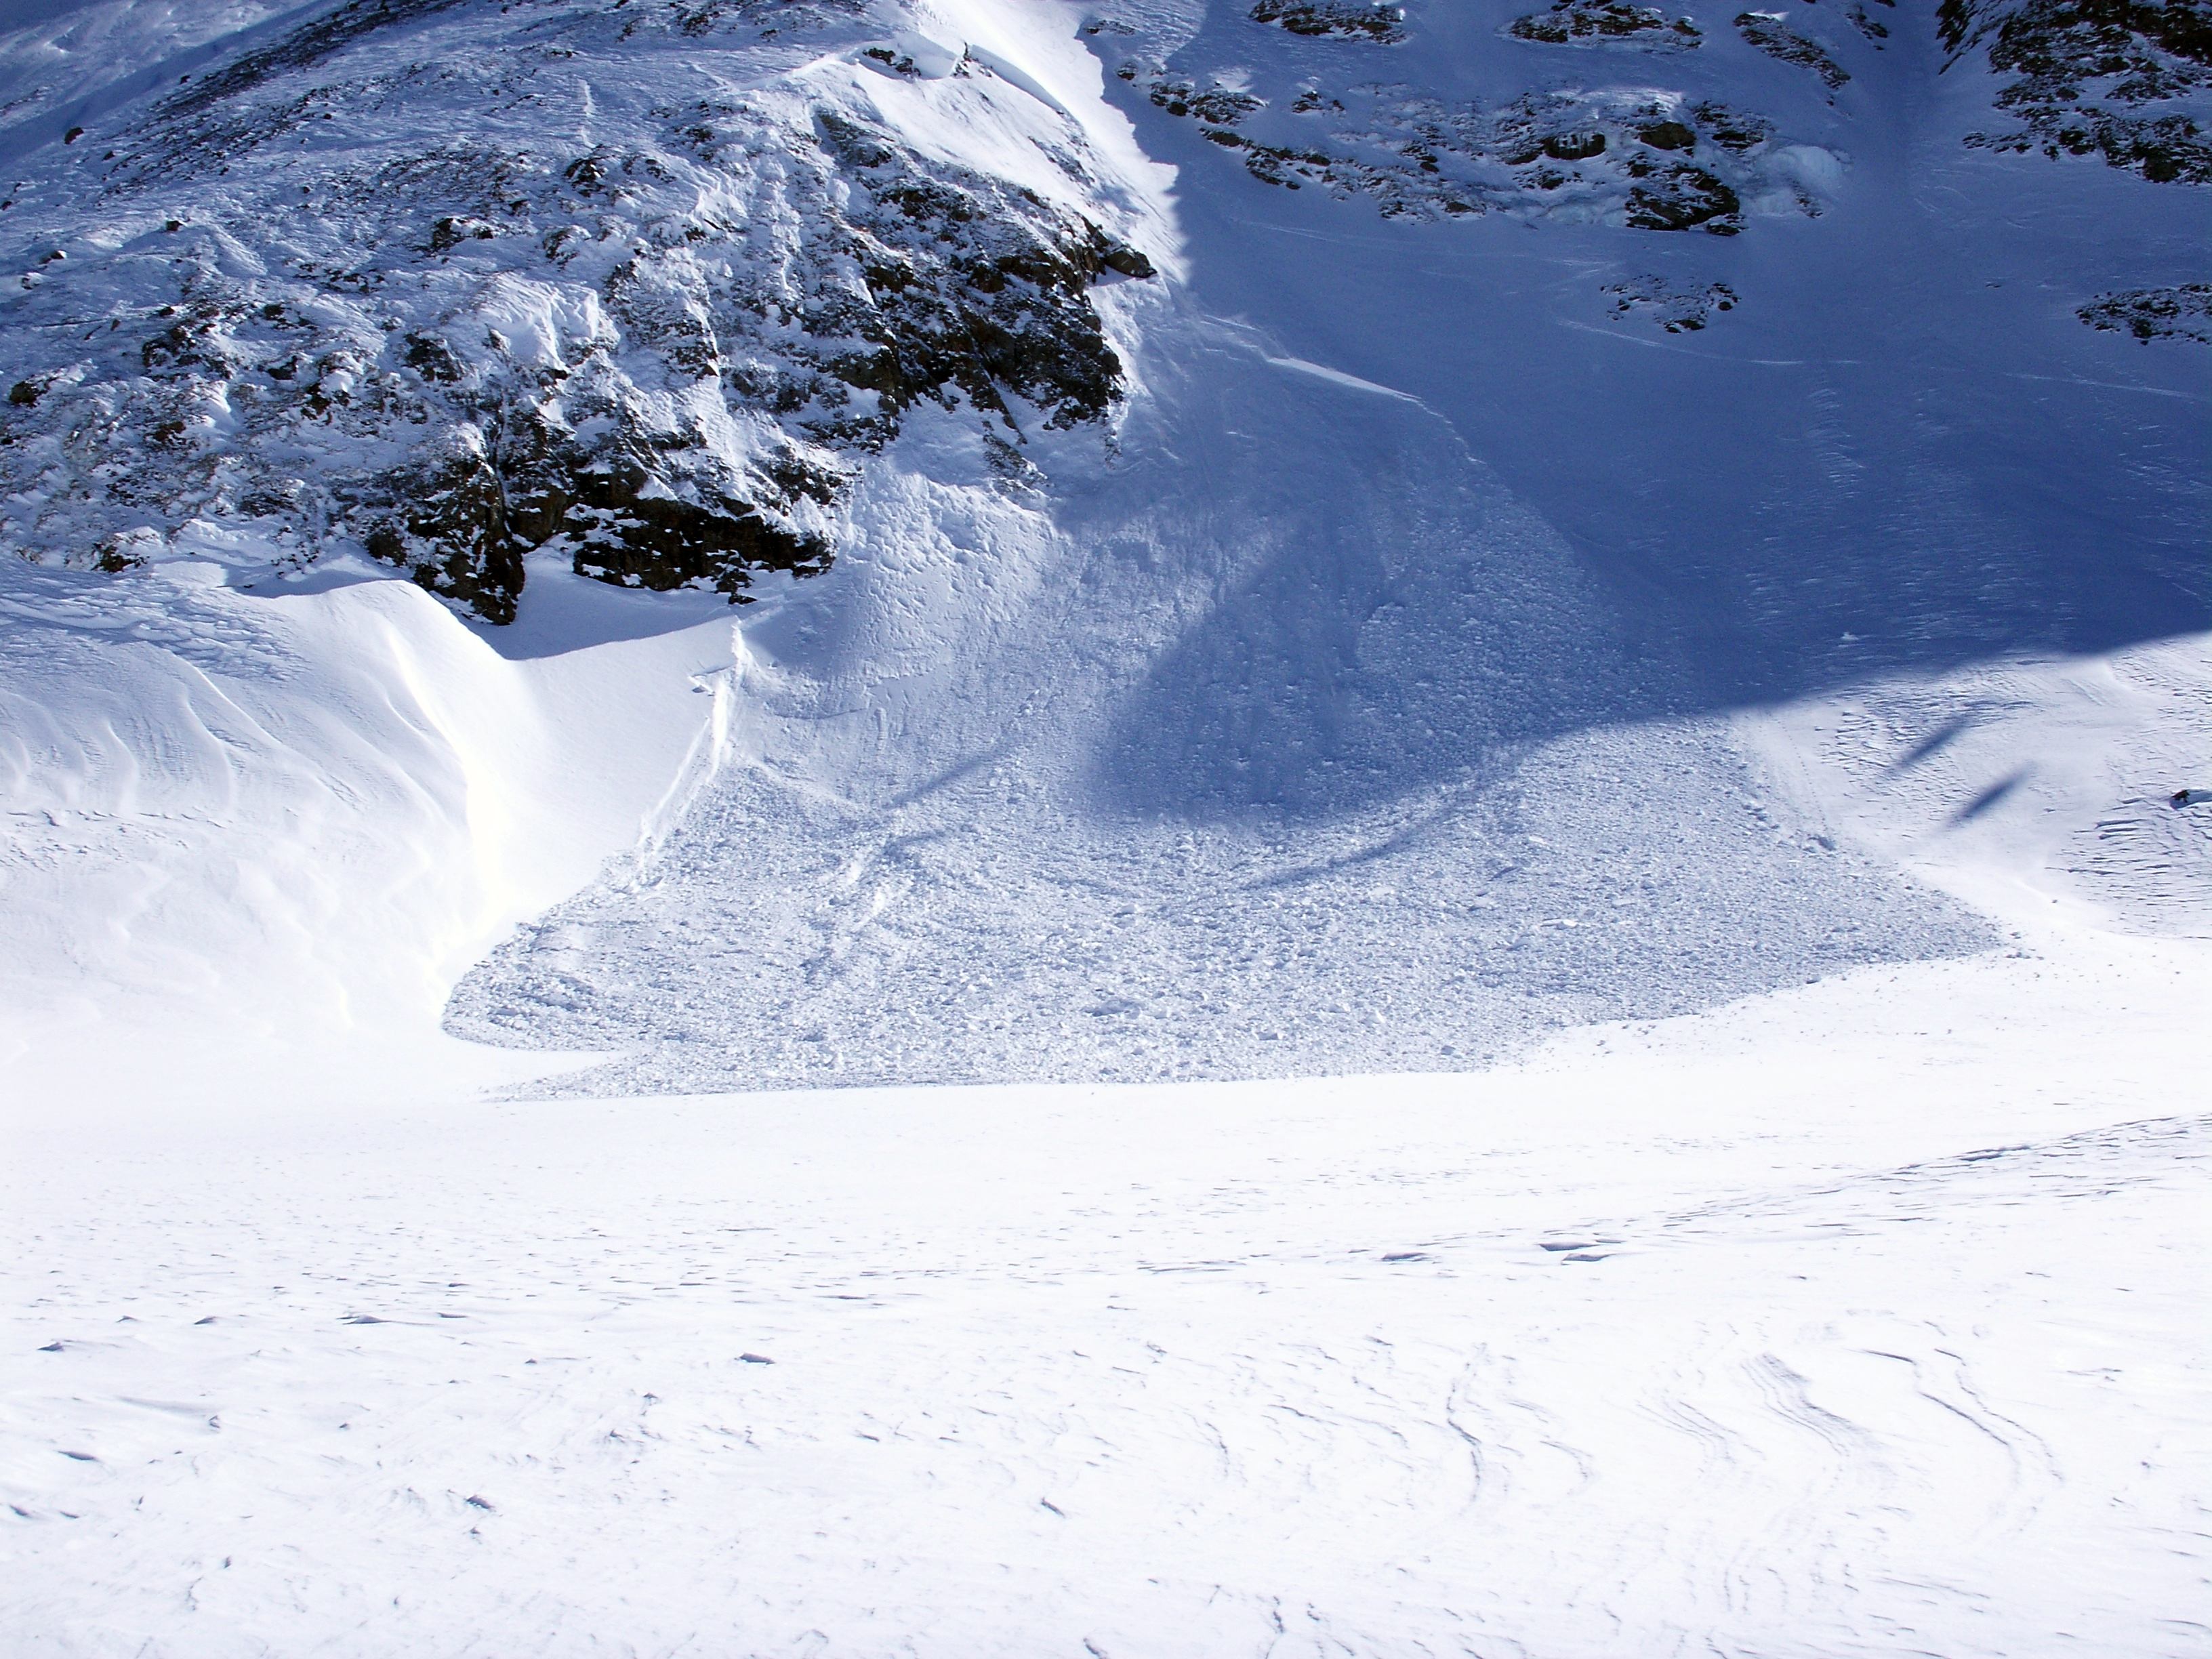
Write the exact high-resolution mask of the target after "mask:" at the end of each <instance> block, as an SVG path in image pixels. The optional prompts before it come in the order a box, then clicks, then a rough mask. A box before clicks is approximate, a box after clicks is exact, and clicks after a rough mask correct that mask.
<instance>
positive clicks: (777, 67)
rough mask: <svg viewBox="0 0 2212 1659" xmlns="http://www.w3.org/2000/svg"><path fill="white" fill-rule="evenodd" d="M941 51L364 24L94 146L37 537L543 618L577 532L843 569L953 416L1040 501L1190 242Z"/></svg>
mask: <svg viewBox="0 0 2212 1659" xmlns="http://www.w3.org/2000/svg"><path fill="white" fill-rule="evenodd" d="M103 19H104V21H108V22H109V23H110V24H111V26H112V29H119V28H120V27H121V22H122V21H123V20H121V19H119V18H117V17H115V16H113V15H106V14H103ZM902 21H903V22H907V23H912V21H913V20H911V19H908V18H907V17H906V15H905V14H903V13H894V12H884V13H881V14H879V15H878V14H870V13H865V12H863V11H861V10H860V9H858V8H853V7H843V6H838V5H830V6H828V7H827V8H821V7H815V6H809V5H780V4H764V3H763V4H734V3H725V4H707V5H702V6H693V7H685V8H678V9H671V8H669V7H667V6H653V7H647V6H641V7H638V8H636V9H635V10H630V9H627V8H585V9H571V8H566V7H554V6H546V5H536V6H530V5H526V6H523V7H520V8H512V7H505V8H497V9H495V8H493V7H490V6H489V5H484V4H476V3H466V4H463V3H455V0H398V3H368V0H360V3H355V4H350V5H345V6H341V7H337V8H336V9H329V10H327V11H325V12H323V13H321V14H320V15H314V16H313V17H310V18H307V20H306V21H296V20H295V21H293V22H292V23H291V24H290V26H289V27H286V28H284V29H282V30H279V31H276V32H275V33H273V34H270V33H269V31H265V30H264V31H261V32H260V33H264V34H269V38H268V39H267V40H265V42H263V43H260V44H257V45H254V46H252V49H250V50H246V51H245V52H242V53H240V55H237V56H235V57H234V58H232V59H231V60H230V61H228V62H227V63H223V64H221V65H220V66H219V67H216V68H215V69H214V70H211V71H210V72H205V73H202V74H200V75H198V76H194V75H192V74H191V73H189V72H187V73H185V74H183V75H181V76H179V77H177V79H178V82H179V84H177V85H174V86H173V87H172V88H171V89H170V90H169V91H168V92H167V94H165V95H163V96H161V97H160V98H158V99H155V100H153V101H151V102H150V103H145V102H142V103H141V104H140V105H138V106H133V107H132V108H131V109H129V110H128V111H127V112H121V113H118V114H117V115H115V116H112V117H109V118H91V117H88V119H90V120H92V121H93V125H92V126H91V127H89V128H88V129H86V130H85V131H83V132H82V134H75V133H73V135H72V137H71V138H70V143H68V144H66V145H52V146H49V147H48V148H47V150H46V152H45V153H43V154H42V155H40V157H39V158H38V160H37V161H36V163H35V164H34V165H33V167H31V169H30V171H31V173H32V177H31V178H29V179H27V180H25V181H23V182H22V183H21V184H19V185H17V188H16V191H15V197H14V199H13V201H12V204H11V207H10V210H9V214H8V216H7V217H6V218H5V220H4V221H0V226H4V229H0V236H5V237H6V239H7V240H8V242H9V256H10V257H9V264H11V266H12V270H11V274H10V280H9V283H8V286H9V288H10V289H14V290H15V292H14V293H12V294H11V295H9V299H8V301H7V302H6V314H7V322H6V326H7V328H8V329H9V333H10V337H11V340H13V341H14V342H15V343H17V349H16V351H15V354H14V357H13V367H14V370H15V373H14V375H13V377H12V379H11V388H12V389H11V391H10V392H9V405H8V407H7V409H6V431H5V437H6V439H7V442H6V444H5V445H4V447H0V489H4V490H5V491H6V492H7V495H8V509H7V513H6V517H5V521H4V523H0V540H4V542H5V544H6V545H7V546H8V547H9V548H10V549H12V550H15V551H16V552H18V553H21V554H23V555H25V556H29V557H32V558H34V559H40V560H58V561H60V562H64V563H76V564H82V565H87V566H90V567H93V568H100V569H102V570H108V571H119V570H124V569H128V568H133V567H136V566H140V565H143V564H145V563H147V562H152V561H157V560H159V559H161V558H162V557H165V556H170V552H171V549H172V544H173V542H174V540H175V538H177V537H178V536H179V534H181V533H185V532H187V531H188V530H189V527H190V526H193V525H195V524H199V523H214V524H218V525H222V526H226V527H228V528H232V529H234V530H238V531H242V532H246V534H247V535H248V536H249V538H250V539H251V541H252V544H254V545H255V546H256V547H257V549H259V548H266V549H268V550H271V551H273V554H274V556H275V562H276V564H277V565H278V566H279V567H280V568H297V567H302V566H305V565H308V564H312V563H313V562H317V561H318V560H319V559H321V558H323V557H325V556H329V555H331V554H334V553H335V554H343V553H344V552H346V551H348V550H351V551H354V552H356V553H358V552H361V551H364V550H365V551H367V552H368V553H370V554H373V555H374V556H377V557H379V558H380V559H383V560H385V561H386V562H390V563H392V564H396V565H398V566H400V567H401V568H404V569H406V570H407V571H409V572H410V574H413V575H414V576H415V578H416V580H418V581H420V582H422V584H423V585H424V586H428V587H430V588H431V589H432V590H433V591H435V592H440V593H441V594H446V595H450V596H452V597H453V598H454V599H459V600H460V601H462V602H463V603H465V604H466V605H469V606H470V607H471V609H473V610H474V611H477V613H479V614H481V615H483V617H487V618H489V619H490V620H492V621H495V622H507V621H511V620H512V619H513V615H514V602H515V598H516V596H517V594H518V593H519V592H520V588H521V586H522V582H523V580H524V576H525V570H526V567H525V563H524V556H525V555H526V553H527V552H528V551H529V550H532V549H533V548H536V547H540V546H546V545H549V544H550V545H552V546H555V547H557V548H558V549H559V550H562V551H563V552H565V553H567V554H568V555H569V556H570V557H571V558H572V559H573V562H574V568H576V569H577V570H578V571H579V572H581V573H583V574H592V575H595V576H599V577H601V578H603V579H605V580H611V581H615V582H617V583H621V584H624V585H630V586H637V585H643V586H650V587H657V588H668V587H675V586H685V585H700V586H711V587H714V588H716V589H718V590H720V591H722V592H726V593H729V594H731V595H732V596H738V595H739V594H740V593H741V592H742V590H744V588H746V587H747V586H750V582H751V580H752V576H753V573H755V572H756V571H758V570H761V569H763V568H768V569H777V570H789V571H792V572H793V573H794V574H799V575H805V574H814V573H816V572H818V571H819V570H821V569H823V568H826V566H827V564H828V563H829V560H830V559H831V557H832V556H834V549H835V543H836V539H837V536H838V518H837V513H836V509H837V508H838V507H839V506H840V504H841V502H842V501H843V500H844V498H845V496H846V495H848V493H849V490H850V488H851V484H852V482H853V478H854V473H855V471H856V468H857V464H858V462H859V460H860V458H862V457H864V456H866V454H868V453H872V452H874V451H876V450H878V449H880V448H881V447H883V445H884V444H885V443H886V442H888V441H890V439H891V438H892V437H894V436H895V435H896V434H897V432H898V430H899V429H900V427H901V424H902V421H903V419H904V418H905V417H906V416H908V413H909V411H911V410H913V409H914V407H915V405H916V404H931V405H933V406H936V405H942V406H945V407H948V408H950V407H954V406H957V407H958V408H960V409H962V410H964V411H966V412H967V417H968V425H969V428H970V429H971V431H972V433H973V435H974V438H975V441H980V442H981V443H982V444H983V445H984V446H986V447H987V451H988V453H989V454H990V456H991V457H992V459H993V460H994V464H995V465H998V466H999V467H1000V469H1001V470H1002V471H1006V472H1007V473H1009V474H1010V475H1012V476H1019V474H1020V473H1021V472H1022V471H1023V469H1024V466H1025V465H1026V463H1024V461H1023V459H1022V458H1021V449H1022V447H1023V445H1024V434H1025V432H1026V431H1027V430H1028V429H1030V428H1038V427H1042V428H1065V427H1070V426H1075V425H1081V424H1084V423H1086V422H1097V421H1098V420H1100V419H1101V418H1102V417H1103V416H1105V415H1106V414H1107V412H1108V411H1109V410H1110V409H1111V408H1112V406H1113V405H1114V404H1115V403H1116V401H1117V400H1118V399H1119V398H1121V396H1122V392H1123V376H1122V368H1121V361H1120V358H1119V357H1118V356H1117V355H1116V353H1115V350H1114V349H1113V348H1112V347H1111V346H1110V345H1109V343H1107V341H1106V338H1105V337H1104V333H1103V322H1102V319H1101V318H1100V316H1099V314H1098V312H1097V309H1096V307H1094V306H1093V305H1092V303H1091V298H1090V290H1091V287H1092V285H1093V284H1094V283H1097V282H1098V281H1100V280H1102V279H1110V280H1117V281H1118V280H1127V279H1128V278H1130V277H1145V276H1150V275H1151V274H1152V265H1151V263H1150V261H1149V260H1148V259H1147V258H1146V256H1145V255H1144V254H1142V253H1141V252H1139V251H1138V250H1137V249H1136V248H1135V247H1133V246H1130V245H1129V243H1128V242H1127V240H1124V234H1125V233H1133V234H1138V235H1139V237H1140V238H1142V237H1143V236H1145V235H1146V234H1147V233H1149V234H1150V235H1151V237H1152V240H1158V234H1159V227H1158V224H1157V223H1156V222H1153V221H1152V218H1151V216H1149V215H1148V212H1147V209H1146V203H1145V201H1144V198H1143V197H1142V194H1141V192H1140V191H1136V190H1134V189H1133V188H1131V187H1129V186H1128V185H1127V184H1126V183H1124V182H1123V181H1122V180H1121V179H1119V178H1118V177H1117V176H1116V174H1115V159H1114V158H1106V159H1102V157H1101V155H1100V154H1099V151H1098V149H1097V147H1096V146H1095V145H1093V144H1092V143H1091V141H1090V139H1089V137H1088V136H1087V134H1086V132H1085V128H1084V126H1083V125H1082V124H1081V123H1080V122H1079V121H1077V120H1075V119H1074V118H1073V117H1072V116H1070V115H1069V114H1068V113H1067V106H1066V104H1065V103H1064V102H1062V101H1061V100H1059V99H1058V98H1056V97H1055V96H1054V94H1051V93H1050V92H1048V90H1046V89H1045V88H1044V87H1043V86H1042V83H1040V82H1037V81H1036V79H1035V78H1034V77H1031V76H1028V75H1026V74H1025V73H1024V72H1021V71H1011V70H1010V71H1009V72H1010V73H1012V76H1013V79H1012V80H1009V79H1007V78H1006V76H1002V75H1000V74H998V73H996V72H994V70H992V69H991V68H989V67H988V65H989V63H990V62H991V61H993V60H992V58H991V54H990V53H989V52H988V49H987V48H980V47H979V48H978V50H979V52H981V56H974V55H971V54H969V52H968V49H967V45H966V42H965V40H964V38H955V39H953V40H952V41H951V46H950V47H948V48H930V47H927V46H924V45H923V44H921V43H922V41H923V40H924V37H923V36H922V35H921V34H919V33H915V32H914V29H913V28H903V29H902V28H900V27H892V26H894V25H896V24H899V23H901V22H902ZM915 27H919V26H918V25H917V26H915ZM939 32H940V33H942V32H943V30H942V29H941V27H940V30H939ZM74 33H75V34H76V35H87V34H90V33H95V32H94V31H92V30H90V29H89V28H88V27H80V28H78V29H77V30H76V31H75V32H74ZM917 52H918V53H919V54H920V57H919V58H917V57H916V56H915V54H916V53H917ZM88 197H89V198H90V199H89V201H88V199H87V198H88ZM1109 227H1110V229H1109Z"/></svg>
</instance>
